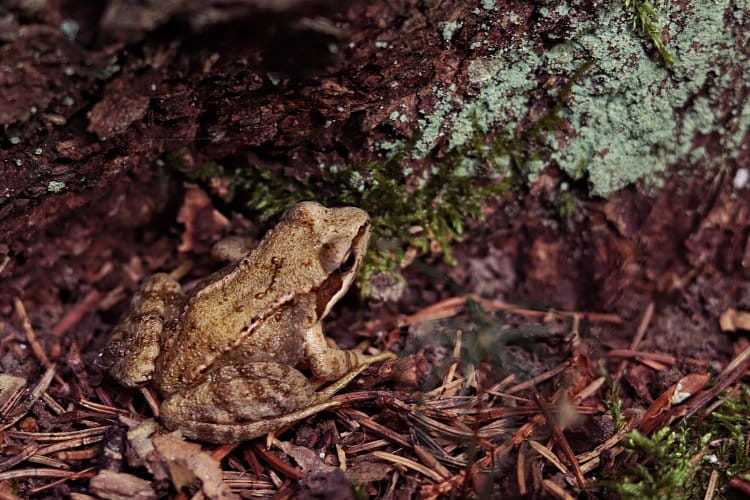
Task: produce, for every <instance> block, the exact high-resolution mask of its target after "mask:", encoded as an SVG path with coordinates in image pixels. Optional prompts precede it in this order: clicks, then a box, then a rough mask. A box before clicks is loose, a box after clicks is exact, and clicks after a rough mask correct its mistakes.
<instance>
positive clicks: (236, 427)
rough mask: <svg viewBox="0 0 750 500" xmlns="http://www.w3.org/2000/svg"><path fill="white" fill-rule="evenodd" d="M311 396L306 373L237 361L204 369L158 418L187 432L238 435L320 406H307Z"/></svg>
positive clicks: (203, 436) (220, 438)
mask: <svg viewBox="0 0 750 500" xmlns="http://www.w3.org/2000/svg"><path fill="white" fill-rule="evenodd" d="M315 399H316V398H315V392H314V390H313V387H312V386H311V385H310V384H309V382H308V381H307V378H306V377H305V376H304V375H303V374H302V373H300V372H299V371H297V370H295V369H294V368H292V367H290V366H287V365H282V364H278V363H266V362H254V363H242V364H236V365H228V366H223V367H221V368H218V369H216V370H214V371H212V372H209V373H208V374H207V375H206V378H205V380H204V381H203V382H201V383H199V384H196V385H194V386H192V387H189V388H187V389H185V390H183V391H181V392H180V393H177V394H173V395H172V396H170V397H169V398H168V399H166V400H165V401H164V402H163V403H162V405H161V419H162V421H163V422H164V425H165V426H166V427H167V428H168V429H172V430H180V431H182V432H183V434H184V435H186V436H187V437H190V438H194V439H199V440H203V441H211V442H230V441H240V440H245V439H252V438H254V437H257V436H260V435H262V434H265V433H267V432H270V431H272V430H275V429H278V428H279V427H281V426H283V425H285V424H286V423H289V422H293V421H295V420H299V419H300V418H304V417H305V416H307V415H311V414H313V413H315V412H316V411H320V410H321V409H323V408H319V409H317V410H315V411H312V412H310V410H311V408H309V407H310V406H311V405H313V404H314V402H315ZM328 406H332V405H331V404H329V405H328ZM300 409H302V410H300ZM296 410H300V411H296ZM290 415H293V417H291V418H290Z"/></svg>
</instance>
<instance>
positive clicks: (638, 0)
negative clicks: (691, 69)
mask: <svg viewBox="0 0 750 500" xmlns="http://www.w3.org/2000/svg"><path fill="white" fill-rule="evenodd" d="M625 11H626V12H628V13H629V14H630V15H631V16H633V29H636V30H640V31H641V32H642V33H643V34H644V35H645V36H646V37H648V38H649V39H650V40H651V43H652V44H653V45H654V48H655V49H656V50H657V51H658V52H659V55H660V56H661V58H662V60H664V63H665V64H667V65H669V66H671V65H673V64H674V56H673V55H672V53H671V52H669V50H667V47H666V46H665V45H664V42H663V41H662V39H661V28H660V26H659V25H658V23H659V16H658V15H657V14H656V11H655V10H654V8H653V7H652V6H651V4H650V3H648V2H646V1H644V0H625Z"/></svg>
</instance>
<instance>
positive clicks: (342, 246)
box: [284, 201, 370, 317]
mask: <svg viewBox="0 0 750 500" xmlns="http://www.w3.org/2000/svg"><path fill="white" fill-rule="evenodd" d="M284 219H285V220H287V221H295V222H296V223H299V224H301V225H303V226H306V227H307V228H308V235H309V236H310V231H311V233H312V234H311V237H310V239H311V240H312V241H310V242H309V244H310V246H311V250H313V253H314V256H315V257H316V258H317V260H318V262H319V266H320V267H319V272H320V273H321V274H320V278H322V279H321V284H320V285H319V286H318V287H317V294H318V298H317V302H318V317H325V316H326V315H327V314H328V311H330V309H331V307H333V305H334V304H335V303H336V302H338V300H339V299H340V298H341V297H342V296H343V295H344V294H345V293H346V291H347V290H348V289H349V287H350V286H351V284H352V282H353V281H354V277H355V276H356V275H357V271H359V268H360V266H361V265H362V260H363V259H364V256H365V254H366V253H367V244H368V242H369V240H370V217H369V216H368V215H367V212H365V211H364V210H361V209H359V208H356V207H336V208H326V207H324V206H323V205H321V204H319V203H316V202H313V201H305V202H302V203H298V204H296V205H295V206H294V207H292V209H291V210H290V211H289V212H288V213H287V215H286V217H284Z"/></svg>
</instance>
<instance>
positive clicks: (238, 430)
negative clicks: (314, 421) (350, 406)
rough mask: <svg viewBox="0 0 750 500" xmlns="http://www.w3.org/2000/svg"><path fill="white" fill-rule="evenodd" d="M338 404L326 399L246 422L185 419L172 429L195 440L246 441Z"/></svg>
mask: <svg viewBox="0 0 750 500" xmlns="http://www.w3.org/2000/svg"><path fill="white" fill-rule="evenodd" d="M340 404H341V402H339V401H327V402H325V403H319V404H316V405H314V406H310V407H308V408H303V409H301V410H297V411H293V412H291V413H287V414H286V415H281V416H278V417H273V418H268V419H265V420H259V421H257V422H248V423H237V424H216V423H209V422H197V421H195V420H186V421H183V422H181V423H179V424H177V425H176V426H175V429H174V430H178V431H180V432H181V433H182V435H183V436H185V437H187V438H190V439H195V440H197V441H207V442H209V443H218V444H224V443H232V442H234V441H246V440H248V439H254V438H256V437H260V436H263V435H265V434H268V433H269V432H273V431H276V430H278V429H281V428H282V427H284V426H285V425H289V424H293V423H295V422H297V421H298V420H302V419H303V418H307V417H310V416H312V415H315V414H316V413H319V412H321V411H323V410H326V409H328V408H331V407H334V406H339V405H340Z"/></svg>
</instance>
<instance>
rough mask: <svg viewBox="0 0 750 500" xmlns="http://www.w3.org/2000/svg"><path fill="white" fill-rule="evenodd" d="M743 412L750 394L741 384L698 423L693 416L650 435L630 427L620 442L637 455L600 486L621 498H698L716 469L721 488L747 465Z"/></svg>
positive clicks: (747, 411)
mask: <svg viewBox="0 0 750 500" xmlns="http://www.w3.org/2000/svg"><path fill="white" fill-rule="evenodd" d="M748 415H750V392H748V388H747V387H746V386H744V387H742V391H741V393H740V395H739V396H738V397H735V398H732V399H729V400H727V401H725V402H724V404H723V405H722V406H720V407H719V408H718V409H716V410H714V412H713V413H711V414H710V415H709V416H708V417H706V418H705V419H704V420H703V421H701V420H700V419H698V418H692V419H690V420H689V421H687V422H685V423H683V424H681V425H680V426H678V428H677V429H674V430H673V429H670V428H669V427H664V428H663V429H661V430H659V431H658V432H656V433H655V434H654V435H653V436H652V437H650V438H649V437H646V436H643V435H642V434H640V433H638V432H637V431H633V432H631V433H630V434H628V436H627V437H626V440H625V443H624V444H625V446H626V447H627V448H628V449H629V450H630V451H631V453H633V454H634V456H635V457H637V465H635V466H633V467H632V468H630V469H629V470H627V471H626V472H625V473H624V474H623V475H622V476H621V477H619V478H613V479H611V480H608V481H606V482H603V483H600V484H599V485H600V486H605V487H607V488H610V489H613V490H615V491H617V492H618V493H620V495H622V497H623V498H625V499H650V498H659V499H662V498H663V499H675V500H677V499H686V498H695V499H699V498H703V495H704V494H705V487H706V484H708V479H709V476H710V474H711V472H712V471H714V470H716V471H718V472H719V474H720V481H719V490H718V491H720V488H721V486H722V485H723V484H726V483H727V482H728V481H729V480H730V479H732V478H734V477H738V476H740V475H742V474H744V473H745V472H746V471H747V470H748V469H750V450H749V449H748V448H747V445H746V440H747V435H748V433H750V421H749V420H748V418H747V416H748ZM715 498H723V497H722V496H721V495H718V496H716V497H715Z"/></svg>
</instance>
